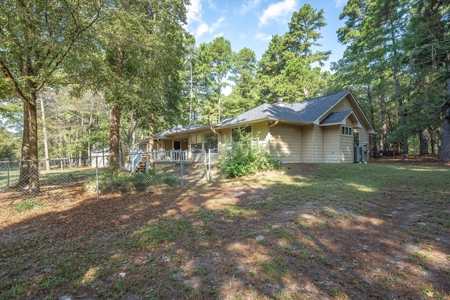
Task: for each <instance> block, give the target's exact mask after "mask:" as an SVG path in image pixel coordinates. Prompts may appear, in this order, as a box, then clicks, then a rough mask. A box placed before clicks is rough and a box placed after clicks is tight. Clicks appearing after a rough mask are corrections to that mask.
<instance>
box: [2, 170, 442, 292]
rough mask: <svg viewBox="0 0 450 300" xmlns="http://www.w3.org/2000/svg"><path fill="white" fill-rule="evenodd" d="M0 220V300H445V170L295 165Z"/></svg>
mask: <svg viewBox="0 0 450 300" xmlns="http://www.w3.org/2000/svg"><path fill="white" fill-rule="evenodd" d="M214 175H215V176H213V180H212V181H210V182H206V181H200V182H198V183H196V184H187V185H184V186H177V187H165V188H163V189H159V190H154V191H150V192H148V191H147V192H142V193H135V194H125V195H124V194H110V195H109V196H108V198H102V200H101V201H97V200H95V199H92V198H90V197H84V196H83V194H79V195H78V197H77V198H71V199H68V200H66V201H61V200H58V201H55V200H54V199H52V198H51V197H49V198H48V199H34V200H33V199H28V202H26V203H23V204H22V203H14V204H11V205H6V206H5V205H3V207H2V210H1V212H0V236H1V239H0V299H58V298H60V297H62V296H68V297H71V298H72V299H74V298H77V299H96V298H99V299H306V298H309V299H349V298H350V299H432V298H435V299H450V168H449V167H448V166H444V165H438V164H431V163H430V164H414V163H399V162H397V163H392V164H387V163H372V164H367V165H364V164H348V165H347V164H345V165H332V164H319V165H318V164H315V165H312V164H299V165H288V166H285V168H284V169H282V170H278V171H271V172H264V173H259V174H257V175H254V176H248V177H244V178H239V179H223V178H221V177H220V174H219V173H215V174H214Z"/></svg>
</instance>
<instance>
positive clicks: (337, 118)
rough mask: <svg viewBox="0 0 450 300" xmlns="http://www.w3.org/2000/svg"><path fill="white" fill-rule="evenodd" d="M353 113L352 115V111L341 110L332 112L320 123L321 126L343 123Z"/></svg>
mask: <svg viewBox="0 0 450 300" xmlns="http://www.w3.org/2000/svg"><path fill="white" fill-rule="evenodd" d="M351 113H352V110H351V109H348V110H341V111H337V112H332V113H331V114H329V115H328V116H327V117H326V118H325V119H324V120H323V121H322V122H320V125H329V124H336V123H341V122H342V121H344V120H345V119H346V118H347V117H348V116H349V115H350V114H351Z"/></svg>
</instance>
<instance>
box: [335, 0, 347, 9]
mask: <svg viewBox="0 0 450 300" xmlns="http://www.w3.org/2000/svg"><path fill="white" fill-rule="evenodd" d="M333 3H334V5H335V6H336V7H342V6H345V5H347V0H333Z"/></svg>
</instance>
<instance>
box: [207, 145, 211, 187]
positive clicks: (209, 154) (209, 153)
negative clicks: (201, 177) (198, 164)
mask: <svg viewBox="0 0 450 300" xmlns="http://www.w3.org/2000/svg"><path fill="white" fill-rule="evenodd" d="M208 180H209V181H211V149H208Z"/></svg>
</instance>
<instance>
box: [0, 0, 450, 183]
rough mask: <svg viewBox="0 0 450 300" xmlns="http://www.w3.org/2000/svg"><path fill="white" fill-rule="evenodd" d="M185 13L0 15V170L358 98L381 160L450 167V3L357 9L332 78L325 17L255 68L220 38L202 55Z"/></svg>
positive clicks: (60, 7) (91, 6) (354, 2)
mask: <svg viewBox="0 0 450 300" xmlns="http://www.w3.org/2000/svg"><path fill="white" fill-rule="evenodd" d="M187 4H188V2H187V0H171V1H165V0H115V1H110V0H95V1H91V0H89V1H87V0H65V1H50V0H36V1H26V2H22V1H13V0H4V1H1V3H0V40H1V45H0V69H1V73H0V103H1V105H0V114H1V118H0V125H1V126H0V140H1V143H0V159H5V158H22V159H31V160H35V159H37V158H44V157H45V158H49V157H51V158H56V157H76V156H89V155H90V151H92V149H102V148H105V147H109V148H110V152H111V154H116V153H119V152H127V151H129V150H130V149H132V148H133V145H134V144H135V142H136V140H138V139H140V138H142V137H152V136H153V135H154V133H155V132H158V131H161V130H163V129H167V128H170V127H172V126H174V125H178V124H181V125H187V124H199V125H209V124H216V123H218V122H220V121H221V120H223V119H224V118H227V117H230V116H235V115H237V114H239V113H242V112H244V111H246V110H249V109H251V108H253V107H255V106H258V105H260V104H262V103H274V102H275V101H276V99H277V98H278V97H282V98H283V100H284V101H285V102H298V101H302V100H304V99H308V98H313V97H317V96H320V95H326V94H331V93H334V92H338V91H342V90H351V91H352V92H353V94H354V95H355V96H356V98H357V100H358V102H359V104H360V105H361V107H362V109H363V110H364V112H365V113H366V115H367V116H368V118H369V120H370V121H371V122H372V124H373V126H374V128H375V130H376V131H377V132H378V134H377V136H376V138H375V141H376V143H375V145H376V149H374V152H375V153H377V152H378V151H379V150H389V149H391V150H392V149H396V150H400V151H402V152H403V153H404V156H405V157H406V156H407V155H408V154H428V153H435V154H438V153H439V155H440V156H439V159H440V160H441V161H450V101H449V95H450V70H449V63H450V28H449V27H450V11H449V7H450V3H449V1H448V0H429V1H425V0H419V1H417V0H416V1H412V0H348V2H347V5H346V6H345V7H344V9H343V11H342V13H341V15H340V18H341V19H343V20H345V26H344V27H342V28H336V29H337V36H338V39H339V41H340V42H341V43H342V44H344V45H346V46H347V49H346V51H345V53H344V57H343V58H342V59H341V60H339V61H338V62H335V63H332V70H331V72H330V71H323V70H322V68H321V66H322V65H323V62H324V61H326V60H327V59H328V57H329V55H330V51H329V49H321V47H320V39H321V33H320V31H321V28H323V27H324V26H325V25H326V20H325V19H324V16H323V11H322V10H320V11H319V10H315V9H313V8H312V7H311V6H310V5H309V4H305V5H304V6H302V7H301V8H300V9H299V11H297V12H294V13H293V15H292V18H291V21H290V22H289V24H288V25H289V26H288V28H289V29H288V31H287V32H286V33H285V34H284V35H282V36H280V35H274V36H273V37H272V40H271V42H270V44H269V46H268V49H267V50H266V51H265V53H264V54H263V56H262V58H261V60H259V61H258V60H257V58H256V56H255V53H254V51H252V50H251V49H249V48H243V49H241V50H240V51H238V52H233V51H232V50H231V49H232V48H231V44H230V42H229V41H228V40H226V39H224V38H223V37H217V38H215V39H214V40H213V41H211V42H210V43H202V44H200V45H196V42H195V39H194V37H193V36H192V35H190V34H189V33H188V32H187V31H186V29H185V26H184V24H185V22H186V5H187ZM317 49H319V50H317ZM226 86H231V88H232V91H231V94H229V95H224V92H223V91H224V88H225V87H226ZM439 149H440V151H439ZM22 179H23V180H28V179H26V178H25V177H24V178H22Z"/></svg>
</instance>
